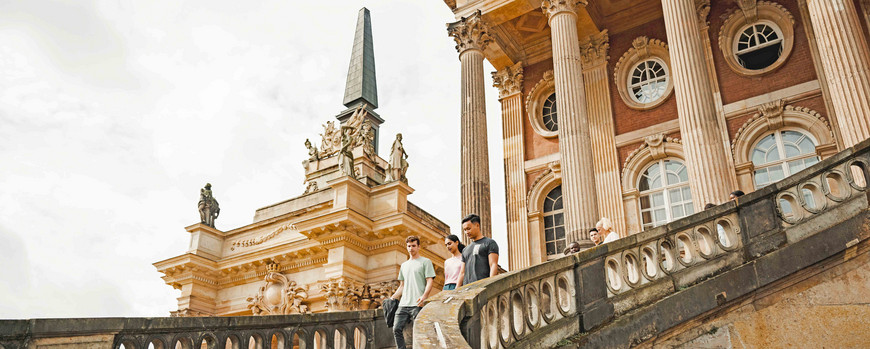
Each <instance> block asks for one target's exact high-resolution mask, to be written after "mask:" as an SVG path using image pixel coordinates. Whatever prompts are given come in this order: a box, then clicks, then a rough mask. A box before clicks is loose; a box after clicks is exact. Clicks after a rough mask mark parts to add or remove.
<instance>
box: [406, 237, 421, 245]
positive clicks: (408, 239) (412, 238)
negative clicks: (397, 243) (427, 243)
mask: <svg viewBox="0 0 870 349" xmlns="http://www.w3.org/2000/svg"><path fill="white" fill-rule="evenodd" d="M411 241H416V242H417V246H420V238H418V237H417V236H416V235H411V236H409V237H407V238H405V243H406V244H407V243H409V242H411Z"/></svg>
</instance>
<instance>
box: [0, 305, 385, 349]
mask: <svg viewBox="0 0 870 349" xmlns="http://www.w3.org/2000/svg"><path fill="white" fill-rule="evenodd" d="M57 346H60V347H65V348H114V349H118V348H124V349H147V348H154V349H173V348H183V349H191V348H196V349H199V348H203V349H205V348H208V349H212V348H233V349H237V348H259V349H262V348H389V347H395V341H394V339H393V334H392V331H391V330H390V329H389V328H388V327H387V326H386V323H385V322H384V319H383V312H382V311H381V310H364V311H349V312H334V313H320V314H304V315H279V316H237V317H171V318H82V319H32V320H0V348H2V349H19V348H41V347H57Z"/></svg>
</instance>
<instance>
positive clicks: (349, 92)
mask: <svg viewBox="0 0 870 349" xmlns="http://www.w3.org/2000/svg"><path fill="white" fill-rule="evenodd" d="M343 103H344V105H345V106H346V107H348V108H351V109H353V108H356V107H357V106H359V105H360V104H363V103H366V104H368V105H369V106H371V108H372V109H374V108H377V107H378V84H377V81H376V79H375V50H374V44H373V42H372V20H371V15H370V14H369V10H368V9H367V8H365V7H363V8H361V9H360V10H359V16H358V17H357V20H356V33H355V34H354V37H353V52H352V53H351V56H350V67H348V69H347V84H346V85H345V89H344V102H343Z"/></svg>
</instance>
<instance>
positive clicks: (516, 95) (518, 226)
mask: <svg viewBox="0 0 870 349" xmlns="http://www.w3.org/2000/svg"><path fill="white" fill-rule="evenodd" d="M492 81H493V85H494V86H495V87H497V88H498V90H499V95H498V96H499V101H500V102H501V118H502V136H503V138H504V177H505V178H504V187H505V197H506V199H507V205H506V206H507V207H506V208H507V234H508V251H510V252H509V254H508V256H509V257H510V259H508V268H509V269H510V270H517V269H522V268H526V267H528V266H530V265H531V260H530V257H529V230H528V215H527V211H526V210H527V209H526V173H525V169H524V166H523V163H524V161H525V153H524V150H523V95H522V90H523V63H522V62H519V63H517V64H515V65H513V66H510V67H505V68H504V69H502V70H499V71H497V72H493V73H492Z"/></svg>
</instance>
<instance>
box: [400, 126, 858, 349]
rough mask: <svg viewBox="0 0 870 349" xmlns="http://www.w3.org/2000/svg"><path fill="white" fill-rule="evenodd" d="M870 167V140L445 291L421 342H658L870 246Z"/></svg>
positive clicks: (422, 326) (422, 324)
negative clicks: (667, 216)
mask: <svg viewBox="0 0 870 349" xmlns="http://www.w3.org/2000/svg"><path fill="white" fill-rule="evenodd" d="M868 169H870V140H867V141H864V142H862V143H859V144H858V145H856V146H855V147H853V148H849V149H847V150H845V151H843V152H841V153H839V154H836V155H834V156H832V157H830V158H828V159H825V160H823V161H821V162H819V163H818V164H816V165H814V166H812V167H809V168H807V169H805V170H803V171H801V172H799V173H797V174H795V175H793V176H791V177H789V178H786V179H784V180H782V181H779V182H777V183H774V184H771V185H769V186H767V187H764V188H761V189H759V190H757V191H755V192H753V193H750V194H747V195H745V196H743V197H741V198H739V199H738V200H737V201H731V202H727V203H724V204H721V205H719V206H716V207H713V208H711V209H708V210H705V211H703V212H699V213H697V214H694V215H692V216H689V217H685V218H683V219H680V220H677V221H674V222H671V223H669V224H666V225H664V226H660V227H657V228H654V229H650V230H647V231H644V232H641V233H639V234H635V235H631V236H629V237H626V238H623V239H620V240H617V241H615V242H612V243H608V244H605V245H602V246H598V247H595V248H592V249H589V250H586V251H583V252H580V253H578V254H575V255H572V256H568V257H564V258H561V259H557V260H553V261H549V262H546V263H543V264H540V265H537V266H533V267H530V268H527V269H523V270H519V271H514V272H511V273H507V274H504V275H499V276H497V277H494V278H489V279H485V280H481V281H479V282H476V283H472V284H470V285H466V286H463V287H460V288H459V289H457V290H455V291H452V292H442V293H440V294H438V295H437V296H435V297H433V298H432V299H431V300H430V303H428V304H427V305H426V306H425V307H424V308H423V310H422V311H421V312H420V315H419V316H418V318H417V321H416V322H415V324H414V341H415V343H418V344H420V345H421V346H423V347H427V348H429V347H432V348H487V349H490V348H509V347H510V348H517V347H522V348H526V347H535V348H546V347H560V346H565V345H567V346H572V347H573V346H577V347H580V346H589V347H626V348H627V347H631V346H634V345H638V344H640V343H644V342H646V341H649V340H652V339H653V338H656V336H659V335H662V334H664V333H665V332H666V331H668V330H670V329H673V328H675V327H676V326H677V325H680V324H682V323H685V322H688V321H690V320H692V319H693V318H696V317H698V316H701V315H702V314H710V313H709V312H712V311H714V310H716V309H719V308H720V307H724V306H726V305H728V304H736V303H735V302H738V301H739V300H740V299H741V297H748V296H750V295H751V294H752V293H755V292H762V291H763V290H765V287H774V285H776V284H780V283H782V281H783V280H785V279H786V278H788V277H789V276H790V275H798V274H796V273H798V272H799V271H802V270H803V269H804V268H808V267H810V266H812V265H814V264H816V263H821V262H822V261H830V260H831V258H833V256H835V255H836V256H845V257H842V258H840V257H837V258H840V259H839V261H841V262H842V261H843V258H851V257H849V256H854V255H855V254H856V252H855V251H856V249H857V248H859V247H860V249H862V250H866V249H867V248H868V246H870V211H868V207H870V204H868V202H870V201H868V195H867V186H866V178H867V176H868ZM849 251H851V252H849ZM835 260H836V259H835ZM777 282H778V283H777Z"/></svg>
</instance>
